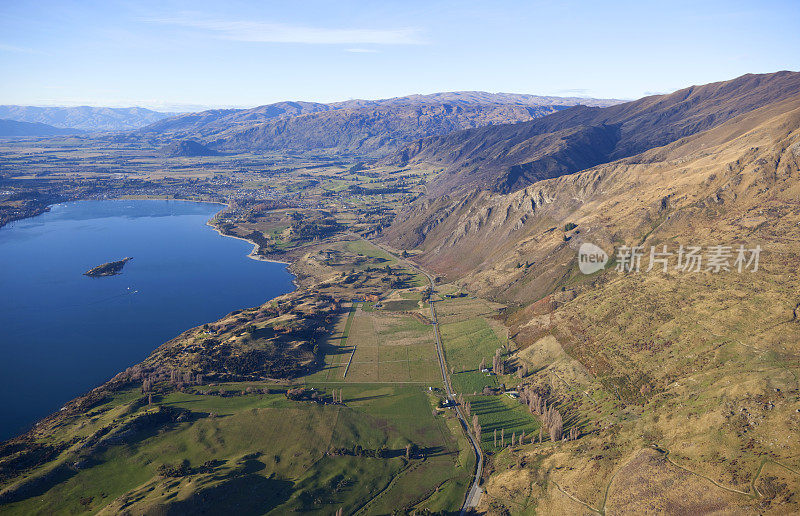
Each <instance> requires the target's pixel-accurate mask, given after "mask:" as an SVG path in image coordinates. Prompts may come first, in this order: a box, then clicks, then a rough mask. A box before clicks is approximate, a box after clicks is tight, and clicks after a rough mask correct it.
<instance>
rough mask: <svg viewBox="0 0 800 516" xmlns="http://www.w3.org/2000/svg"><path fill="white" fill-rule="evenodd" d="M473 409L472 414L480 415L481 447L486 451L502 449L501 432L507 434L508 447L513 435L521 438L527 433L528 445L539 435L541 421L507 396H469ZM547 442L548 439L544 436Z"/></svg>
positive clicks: (468, 399) (467, 398)
mask: <svg viewBox="0 0 800 516" xmlns="http://www.w3.org/2000/svg"><path fill="white" fill-rule="evenodd" d="M466 400H467V401H469V403H470V405H471V407H472V414H477V415H478V421H479V422H480V425H481V446H482V447H483V449H484V450H486V451H494V450H497V449H499V448H500V445H501V439H500V436H501V432H504V433H505V439H506V445H507V444H509V442H510V438H511V437H512V435H516V436H517V437H519V436H520V434H521V432H523V431H524V432H525V435H526V436H527V437H526V441H525V442H526V443H530V436H532V435H537V436H538V432H539V427H540V426H541V425H540V423H539V420H538V419H537V418H536V417H535V416H533V415H532V414H531V413H530V412H529V411H528V409H527V408H526V407H525V406H524V405H523V404H522V403H520V402H519V401H518V400H513V399H510V398H509V397H507V396H506V395H500V396H467V397H466ZM495 430H497V447H495V446H494V431H495ZM544 439H545V440H547V437H546V436H544Z"/></svg>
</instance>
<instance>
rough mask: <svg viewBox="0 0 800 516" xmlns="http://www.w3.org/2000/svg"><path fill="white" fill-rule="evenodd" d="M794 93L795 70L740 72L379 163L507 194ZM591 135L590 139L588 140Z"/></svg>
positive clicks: (415, 147) (435, 144)
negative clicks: (424, 168)
mask: <svg viewBox="0 0 800 516" xmlns="http://www.w3.org/2000/svg"><path fill="white" fill-rule="evenodd" d="M798 93H800V73H798V72H789V71H780V72H775V73H773V74H763V75H754V74H747V75H743V76H741V77H738V78H736V79H733V80H730V81H721V82H717V83H711V84H707V85H701V86H690V87H688V88H684V89H682V90H678V91H676V92H674V93H671V94H667V95H654V96H650V97H644V98H642V99H639V100H635V101H631V102H626V103H623V104H617V105H614V106H609V107H605V108H599V107H587V106H576V107H572V108H568V109H565V110H563V111H560V112H558V113H555V114H551V115H549V116H546V117H542V118H538V119H536V120H531V121H527V122H521V123H517V124H502V125H497V126H493V127H481V128H476V129H467V130H464V131H460V132H455V133H451V134H448V135H444V136H433V137H429V138H426V139H422V140H420V141H416V142H414V143H413V144H411V145H409V146H407V147H406V148H404V149H402V150H400V151H398V152H397V153H396V154H394V155H392V156H390V157H388V158H386V161H385V162H386V163H390V164H398V165H403V166H405V165H408V164H415V163H416V164H421V163H427V164H429V165H434V166H436V167H442V168H445V174H443V175H441V176H440V177H439V178H437V179H436V180H435V181H434V182H433V184H432V185H431V191H432V192H433V193H434V195H436V194H438V195H442V194H444V193H446V192H451V191H453V190H458V189H459V188H473V187H478V188H488V189H490V190H494V191H499V192H505V193H508V192H511V191H514V190H515V189H519V188H524V187H525V186H527V185H528V184H531V183H533V182H535V181H537V180H540V179H547V178H549V177H557V176H559V175H564V174H570V173H574V172H578V171H579V170H582V169H585V168H587V167H590V166H594V165H598V164H601V163H604V162H610V161H614V160H616V159H620V158H623V157H627V156H632V155H635V154H637V153H639V152H642V151H644V150H647V149H649V148H652V147H656V146H661V145H666V144H668V143H670V142H672V141H675V140H677V139H679V138H682V137H685V136H689V135H691V134H695V133H697V132H700V131H703V130H706V129H709V128H711V127H714V126H716V125H718V124H720V123H722V122H724V121H726V120H728V119H730V118H732V117H733V116H736V115H737V114H741V113H743V112H746V111H748V110H750V109H754V108H757V107H759V106H762V105H765V104H767V103H770V102H774V101H776V100H780V99H782V98H787V97H790V96H792V95H797V94H798ZM606 126H616V127H617V128H618V130H619V132H618V135H617V136H616V139H617V141H615V142H613V146H610V147H608V148H607V149H606V152H605V153H604V154H603V155H599V154H597V153H596V149H597V147H598V145H599V144H600V145H602V144H608V143H609V141H608V139H609V136H612V133H611V132H609V131H608V130H606V129H602V128H604V127H606ZM590 127H591V128H594V129H592V130H589V129H588V128H590ZM567 130H571V131H573V132H574V131H580V132H581V133H582V135H583V138H572V139H565V136H566V135H568V134H571V133H564V132H563V131H567ZM595 137H596V138H598V140H597V141H593V140H592V139H593V138H595ZM573 145H574V146H575V148H573ZM589 148H593V149H595V152H594V155H593V156H590V157H587V156H585V155H583V156H582V154H584V153H585V152H586V151H587V150H588V149H589ZM572 154H574V156H571V155H572Z"/></svg>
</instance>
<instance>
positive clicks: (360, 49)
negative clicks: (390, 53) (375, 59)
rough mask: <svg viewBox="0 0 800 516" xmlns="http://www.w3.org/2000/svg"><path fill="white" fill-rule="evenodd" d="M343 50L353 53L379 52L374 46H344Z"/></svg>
mask: <svg viewBox="0 0 800 516" xmlns="http://www.w3.org/2000/svg"><path fill="white" fill-rule="evenodd" d="M345 51H346V52H352V53H353V54H377V53H378V52H380V51H379V50H375V49H374V48H346V49H345Z"/></svg>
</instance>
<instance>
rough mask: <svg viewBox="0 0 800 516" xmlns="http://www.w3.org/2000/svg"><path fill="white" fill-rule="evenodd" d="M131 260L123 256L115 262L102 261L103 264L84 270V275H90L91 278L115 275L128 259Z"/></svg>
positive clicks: (120, 270)
mask: <svg viewBox="0 0 800 516" xmlns="http://www.w3.org/2000/svg"><path fill="white" fill-rule="evenodd" d="M130 260H133V258H131V257H126V258H123V259H122V260H118V261H116V262H108V263H104V264H103V265H98V266H97V267H94V268H92V269H89V270H88V271H86V272H84V273H83V275H84V276H90V277H92V278H101V277H103V276H116V275H117V274H120V273H121V272H122V268H123V267H125V264H126V263H128V261H130Z"/></svg>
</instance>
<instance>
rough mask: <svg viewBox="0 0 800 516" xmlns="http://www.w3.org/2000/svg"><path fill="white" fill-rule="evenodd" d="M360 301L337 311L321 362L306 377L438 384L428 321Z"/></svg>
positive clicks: (437, 367)
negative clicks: (368, 306)
mask: <svg viewBox="0 0 800 516" xmlns="http://www.w3.org/2000/svg"><path fill="white" fill-rule="evenodd" d="M365 305H366V304H358V306H357V308H356V309H355V310H353V311H351V313H350V315H349V316H348V317H347V318H345V317H342V320H340V321H339V323H338V324H337V331H336V332H335V333H334V334H333V336H332V337H331V338H329V339H328V340H327V342H326V343H325V347H324V348H323V349H324V351H325V353H326V356H325V366H324V368H323V369H322V370H321V371H318V372H316V373H314V374H312V375H310V376H308V377H306V382H308V383H311V382H315V381H316V382H319V381H327V382H357V383H409V382H410V383H421V384H425V385H429V384H436V385H438V384H440V383H441V381H442V377H441V372H440V369H439V363H438V358H437V356H436V348H435V345H434V337H433V328H432V326H430V325H427V324H424V323H423V322H421V321H420V320H419V319H416V318H415V317H412V316H410V315H407V314H400V313H391V312H388V311H383V310H374V309H370V310H369V311H367V310H365V309H364V308H365ZM345 319H346V322H343V321H345ZM339 328H341V330H339ZM351 354H352V360H351V359H350V355H351ZM348 362H349V364H350V365H349V368H348V367H347V365H348ZM345 371H346V372H347V374H346V375H345Z"/></svg>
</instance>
